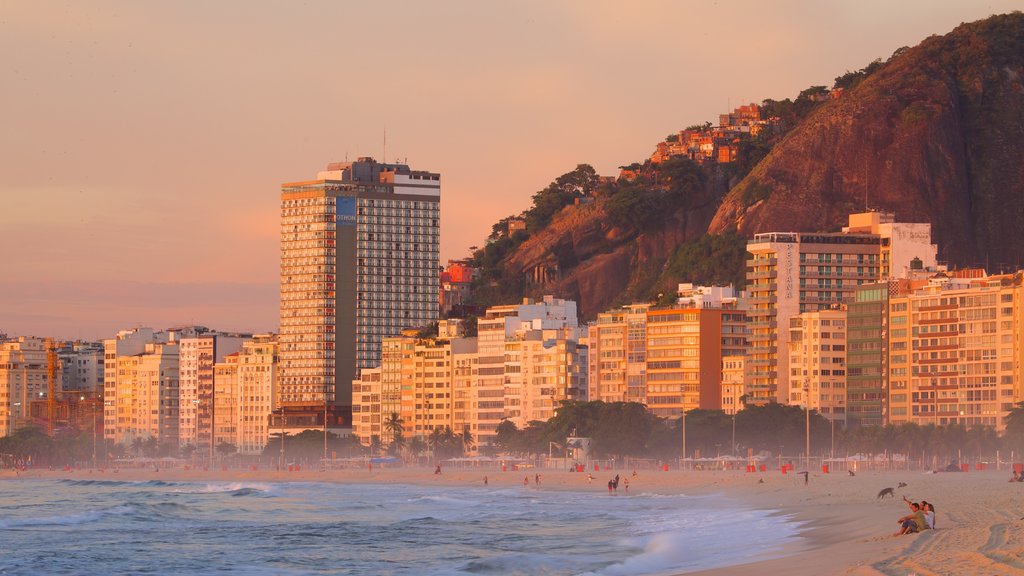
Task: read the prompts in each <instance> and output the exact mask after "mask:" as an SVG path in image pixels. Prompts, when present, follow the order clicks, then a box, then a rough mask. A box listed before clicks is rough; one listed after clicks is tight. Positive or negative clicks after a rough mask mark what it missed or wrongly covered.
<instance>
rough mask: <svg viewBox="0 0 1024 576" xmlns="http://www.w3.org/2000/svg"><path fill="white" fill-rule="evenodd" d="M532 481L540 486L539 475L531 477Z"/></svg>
mask: <svg viewBox="0 0 1024 576" xmlns="http://www.w3.org/2000/svg"><path fill="white" fill-rule="evenodd" d="M533 481H534V482H535V483H536V484H537V486H540V474H537V475H535V476H534V477H533Z"/></svg>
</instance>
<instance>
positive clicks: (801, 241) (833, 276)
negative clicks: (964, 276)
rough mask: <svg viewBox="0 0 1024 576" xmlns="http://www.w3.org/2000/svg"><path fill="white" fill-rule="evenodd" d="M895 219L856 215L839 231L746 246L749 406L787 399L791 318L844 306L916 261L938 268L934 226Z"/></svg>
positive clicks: (762, 239) (759, 238) (784, 235)
mask: <svg viewBox="0 0 1024 576" xmlns="http://www.w3.org/2000/svg"><path fill="white" fill-rule="evenodd" d="M894 220H895V219H894V218H893V217H892V215H889V214H879V213H865V214H852V215H850V219H849V222H850V225H849V226H847V227H846V228H844V232H841V233H805V232H769V233H764V234H756V235H755V236H754V238H753V239H752V240H750V241H749V242H748V244H747V251H748V252H750V253H751V255H752V258H751V259H750V260H748V261H747V280H748V284H747V289H748V292H749V294H750V298H749V301H748V302H749V309H748V312H747V314H748V326H749V334H748V342H749V349H748V352H747V363H748V369H749V371H750V384H749V391H748V392H749V398H750V400H751V402H754V403H764V402H769V401H772V400H777V401H779V402H786V401H788V399H789V398H790V387H791V385H790V370H789V354H788V353H787V350H788V345H789V342H788V339H789V334H790V331H789V329H788V328H789V321H790V319H791V318H793V317H794V316H796V315H797V314H800V313H803V312H814V311H817V310H823V309H828V308H830V307H832V306H833V305H835V304H838V303H841V302H845V301H847V300H849V299H851V298H852V297H853V293H854V290H855V289H856V287H857V286H859V285H861V284H865V283H871V282H878V281H881V280H887V279H889V278H890V277H891V276H892V275H893V274H894V273H899V272H901V271H904V270H909V269H910V267H911V263H912V262H914V263H915V266H917V267H923V268H934V267H935V265H936V262H935V253H936V251H935V245H934V244H931V243H930V238H931V228H930V225H929V224H899V223H896V222H895V221H894Z"/></svg>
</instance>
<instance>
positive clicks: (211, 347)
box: [178, 329, 249, 456]
mask: <svg viewBox="0 0 1024 576" xmlns="http://www.w3.org/2000/svg"><path fill="white" fill-rule="evenodd" d="M203 330H205V329H203ZM248 338H249V336H248V335H244V334H221V333H217V332H205V333H203V334H198V335H196V336H193V337H186V338H182V339H181V341H180V344H181V348H180V357H179V370H180V375H181V376H180V386H179V394H178V413H179V414H180V418H181V421H180V427H179V429H180V442H181V445H182V446H186V445H188V446H194V447H196V449H197V451H198V452H199V454H204V455H207V456H208V455H209V453H210V450H212V449H214V446H215V442H211V439H212V438H213V435H212V434H211V428H212V424H213V420H214V401H213V397H214V393H213V389H214V365H215V364H217V363H221V362H224V359H225V358H226V357H227V356H228V355H229V354H234V353H236V352H238V351H239V350H241V349H242V344H243V343H244V342H245V341H246V340H247V339H248Z"/></svg>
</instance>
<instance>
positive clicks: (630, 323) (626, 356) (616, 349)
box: [586, 304, 650, 403]
mask: <svg viewBox="0 0 1024 576" xmlns="http://www.w3.org/2000/svg"><path fill="white" fill-rule="evenodd" d="M649 308H650V305H648V304H632V305H629V306H624V307H622V308H619V309H617V310H610V311H608V312H602V313H600V314H598V315H597V319H596V320H595V321H594V322H592V323H590V325H589V326H588V327H587V338H586V344H587V346H588V347H589V357H590V362H589V371H590V374H589V377H588V380H589V386H590V388H589V399H590V400H601V401H602V402H641V403H642V402H646V401H647V311H648V309H649Z"/></svg>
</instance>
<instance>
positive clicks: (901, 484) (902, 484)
mask: <svg viewBox="0 0 1024 576" xmlns="http://www.w3.org/2000/svg"><path fill="white" fill-rule="evenodd" d="M896 487H897V488H906V487H907V483H906V482H900V483H899V485H898V486H896Z"/></svg>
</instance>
